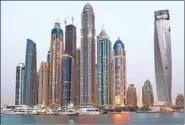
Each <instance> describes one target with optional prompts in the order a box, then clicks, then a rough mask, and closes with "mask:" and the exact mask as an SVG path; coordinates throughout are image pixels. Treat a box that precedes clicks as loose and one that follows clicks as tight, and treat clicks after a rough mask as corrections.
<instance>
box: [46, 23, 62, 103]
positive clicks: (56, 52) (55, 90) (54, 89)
mask: <svg viewBox="0 0 185 125" xmlns="http://www.w3.org/2000/svg"><path fill="white" fill-rule="evenodd" d="M63 52H64V43H63V30H62V29H61V28H60V23H59V22H56V23H55V27H54V28H53V30H52V32H51V45H50V70H49V72H50V74H49V75H50V83H49V88H50V89H51V90H49V92H50V94H49V103H50V104H52V105H59V104H60V98H59V95H60V93H59V92H60V91H59V90H60V88H59V87H60V73H61V70H60V67H61V66H60V61H61V55H62V54H63Z"/></svg>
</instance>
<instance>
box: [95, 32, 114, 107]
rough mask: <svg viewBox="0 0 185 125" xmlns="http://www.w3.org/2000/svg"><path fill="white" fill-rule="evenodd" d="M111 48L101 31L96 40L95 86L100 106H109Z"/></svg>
mask: <svg viewBox="0 0 185 125" xmlns="http://www.w3.org/2000/svg"><path fill="white" fill-rule="evenodd" d="M111 48H112V43H111V41H110V40H109V38H108V36H107V34H106V33H105V30H104V29H102V31H101V33H100V34H99V36H98V38H97V66H98V67H97V84H98V102H99V105H100V106H108V105H111V66H112V65H111V60H112V59H111ZM96 89H97V88H96Z"/></svg>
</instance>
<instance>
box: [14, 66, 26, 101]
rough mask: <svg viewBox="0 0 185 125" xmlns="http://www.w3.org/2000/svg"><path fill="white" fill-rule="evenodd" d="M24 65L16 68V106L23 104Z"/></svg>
mask: <svg viewBox="0 0 185 125" xmlns="http://www.w3.org/2000/svg"><path fill="white" fill-rule="evenodd" d="M23 78H24V64H23V63H20V64H19V65H18V66H17V67H16V88H15V105H22V104H23V86H24V79H23Z"/></svg>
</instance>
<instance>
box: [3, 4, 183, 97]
mask: <svg viewBox="0 0 185 125" xmlns="http://www.w3.org/2000/svg"><path fill="white" fill-rule="evenodd" d="M93 3H94V2H92V4H91V5H92V6H93V8H94V5H93ZM84 5H85V3H84V4H83V2H82V6H84ZM78 9H79V11H82V8H78ZM96 9H97V8H96ZM96 9H95V8H94V11H96ZM160 9H166V8H160ZM160 9H156V10H160ZM156 10H155V11H156ZM170 13H171V11H170ZM150 14H151V17H152V22H150V24H151V25H152V24H153V22H154V11H153V12H152V13H150ZM66 15H67V14H66ZM123 15H124V14H123ZM102 16H103V15H102ZM173 16H174V15H173ZM173 16H172V17H173ZM123 17H124V16H123ZM75 18H80V17H78V16H75ZM123 19H124V18H123ZM172 20H173V19H172ZM98 21H99V20H98V19H96V23H98ZM55 22H56V21H55ZM55 22H53V23H55ZM100 22H102V23H103V24H104V23H105V22H103V21H100ZM100 22H99V23H100ZM53 23H52V24H53ZM60 23H61V24H62V22H60ZM116 25H119V24H116ZM116 25H115V27H116ZM120 25H121V24H120ZM110 27H111V26H110ZM36 28H37V27H36ZM51 28H52V27H51ZM51 28H50V30H51ZM80 28H81V27H80V26H78V27H77V29H78V30H77V34H79V33H78V32H80V30H79V29H80ZM105 29H106V31H107V29H109V27H108V26H107V27H105ZM173 29H174V27H173V25H172V31H173ZM62 30H63V31H64V28H63V27H62ZM96 30H97V31H98V30H101V29H98V28H96ZM114 30H115V31H116V28H114ZM127 30H128V29H127ZM115 31H114V32H115ZM147 32H148V31H147ZM149 32H151V33H153V30H152V31H149ZM183 32H184V31H183ZM96 33H98V32H96ZM107 33H108V34H109V36H110V37H111V36H112V34H110V33H109V32H107ZM122 34H123V35H120V37H121V39H122V40H123V43H124V44H126V51H127V50H129V49H130V48H129V46H128V45H127V44H129V43H127V42H125V40H124V39H125V37H127V36H125V35H124V33H122ZM19 35H20V34H19ZM134 35H135V34H134ZM2 36H3V35H2ZM96 36H97V34H96ZM118 36H119V35H118ZM124 36H125V37H124ZM136 36H137V35H136ZM171 36H172V37H173V35H171ZM27 37H28V36H27ZM39 37H41V36H39ZM78 37H79V35H78ZM78 37H77V43H78V45H79V43H80V41H78V39H79V38H78ZM28 38H29V37H28ZM111 38H112V37H111ZM111 38H110V40H111V41H116V39H111ZM31 39H33V41H35V39H34V38H31ZM47 41H50V39H48V40H47ZM128 41H130V40H129V39H128ZM142 41H143V40H142ZM142 41H139V43H141V42H142ZM181 41H183V40H181ZM132 42H133V41H132ZM137 42H138V41H137ZM150 42H151V43H153V38H152V39H151V41H150ZM173 42H174V41H173V39H172V44H173ZM36 43H37V42H36ZM48 43H50V42H48ZM135 43H136V42H135ZM2 44H3V41H2ZM112 44H114V42H113V43H112ZM134 45H135V44H134ZM136 45H137V44H136ZM23 46H25V44H24V45H23ZM77 47H78V46H77ZM130 47H133V46H130ZM152 47H153V46H151V48H150V51H152V50H153V49H152ZM178 47H181V46H178ZM2 48H3V46H2ZM38 48H39V47H37V49H38ZM48 48H49V46H47V48H46V49H47V51H48ZM95 48H96V47H95ZM39 49H42V47H41V48H39ZM145 49H146V48H145ZM24 51H25V50H22V53H24ZM47 51H45V59H43V61H44V60H46V57H47ZM40 52H41V51H40ZM173 52H174V51H173V47H172V61H173V60H174V57H173ZM37 53H38V52H37ZM149 53H150V52H149ZM127 54H128V55H129V54H130V53H129V52H128V51H127ZM17 55H19V54H17ZM43 55H44V53H43ZM130 55H131V54H130ZM132 56H133V55H132ZM149 56H151V57H153V54H151V53H150V55H149ZM127 57H128V58H133V57H131V56H127ZM141 57H142V55H141ZM37 58H38V59H39V58H40V56H39V55H38V56H37ZM19 59H20V58H19ZM21 60H24V58H22V59H21ZM137 61H138V60H137ZM140 61H141V60H140ZM147 61H149V60H147V59H146V62H147ZM22 62H24V61H22ZM150 62H151V63H153V62H154V60H153V59H152V60H150ZM182 62H183V61H182ZM15 63H16V65H17V63H21V61H19V62H15ZM38 63H39V64H40V59H39V62H37V64H38ZM132 63H133V62H132V61H131V62H128V60H127V64H128V65H130V64H132ZM172 64H173V63H172ZM135 65H138V64H137V63H136V64H135ZM14 67H15V66H14ZM148 67H150V69H152V68H153V69H152V70H153V71H154V67H152V65H149V66H148ZM14 70H15V68H14V69H12V72H15V71H14ZM136 71H137V70H136ZM127 72H128V73H127V74H128V75H133V74H130V73H129V68H128V69H127ZM148 72H151V71H148ZM132 73H133V72H132ZM136 74H137V73H136ZM173 74H174V73H173ZM182 74H183V73H182ZM142 75H143V76H142V78H143V77H145V78H143V80H142V81H144V80H145V79H146V77H148V78H149V79H150V80H151V79H152V80H151V81H152V85H153V86H155V82H153V79H154V78H155V75H154V73H153V74H152V75H149V76H147V75H148V73H143V74H142ZM14 76H15V73H14ZM132 77H133V76H132ZM172 77H173V76H172ZM12 79H15V78H14V77H12ZM130 80H131V79H130V78H129V79H128V80H127V81H128V84H132V83H133V82H132V81H131V82H132V83H131V82H130ZM137 81H138V80H136V81H135V83H133V84H135V85H137V84H138V83H136V82H137ZM140 81H141V80H140ZM181 82H182V83H184V82H183V81H181ZM142 83H143V82H141V83H139V84H142ZM11 84H15V80H14V81H12V83H11ZM173 84H174V82H172V85H173ZM3 85H4V83H2V86H3ZM2 88H3V87H2ZM14 88H15V87H14ZM136 88H137V91H138V90H140V91H141V86H140V87H136ZM172 88H173V87H172ZM180 88H181V87H180ZM173 91H174V89H173V90H172V93H173ZM182 92H183V91H182ZM3 94H4V93H3ZM137 95H139V96H141V94H137ZM173 96H176V94H175V95H173Z"/></svg>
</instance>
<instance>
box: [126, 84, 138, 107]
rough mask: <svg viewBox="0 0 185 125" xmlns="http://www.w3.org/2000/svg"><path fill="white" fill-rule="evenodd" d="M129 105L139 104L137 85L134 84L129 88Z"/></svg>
mask: <svg viewBox="0 0 185 125" xmlns="http://www.w3.org/2000/svg"><path fill="white" fill-rule="evenodd" d="M127 105H128V106H134V107H135V106H137V93H136V87H135V86H134V84H130V85H129V86H128V90H127Z"/></svg>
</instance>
